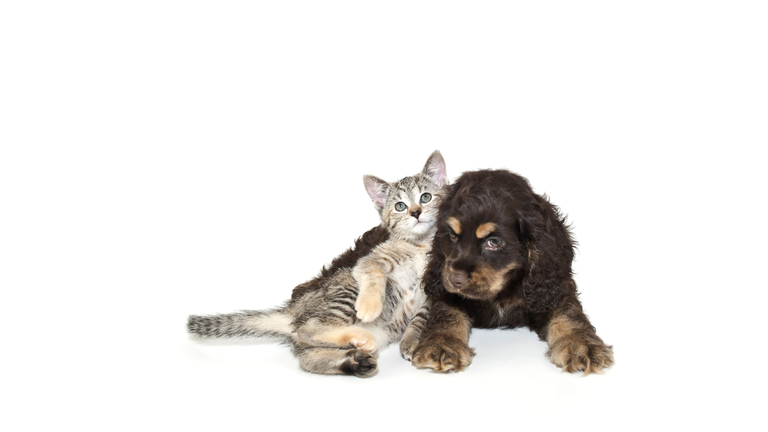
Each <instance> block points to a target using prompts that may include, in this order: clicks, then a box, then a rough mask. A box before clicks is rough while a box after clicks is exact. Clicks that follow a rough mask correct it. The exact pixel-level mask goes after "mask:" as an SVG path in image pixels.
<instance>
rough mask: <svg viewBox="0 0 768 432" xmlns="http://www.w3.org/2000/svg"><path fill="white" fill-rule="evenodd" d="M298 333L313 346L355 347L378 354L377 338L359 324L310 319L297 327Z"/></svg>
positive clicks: (299, 336) (298, 335)
mask: <svg viewBox="0 0 768 432" xmlns="http://www.w3.org/2000/svg"><path fill="white" fill-rule="evenodd" d="M296 335H297V337H298V338H300V339H302V340H303V341H304V342H305V343H307V344H308V345H311V346H318V345H320V346H329V347H338V348H355V349H360V350H362V351H367V352H370V353H375V354H378V352H377V350H378V348H379V345H378V343H377V341H376V338H375V337H374V336H373V335H372V334H371V333H369V332H368V331H366V330H364V329H362V328H360V327H357V326H351V325H345V326H334V325H328V324H325V323H321V322H318V321H317V320H310V321H308V322H307V323H305V324H304V325H302V326H301V327H299V328H298V329H297V331H296Z"/></svg>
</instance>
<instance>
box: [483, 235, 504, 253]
mask: <svg viewBox="0 0 768 432" xmlns="http://www.w3.org/2000/svg"><path fill="white" fill-rule="evenodd" d="M502 246H504V240H502V239H500V238H498V237H490V238H488V240H486V241H485V248H486V249H488V250H497V249H499V248H501V247H502Z"/></svg>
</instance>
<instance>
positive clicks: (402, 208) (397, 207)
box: [395, 202, 408, 212]
mask: <svg viewBox="0 0 768 432" xmlns="http://www.w3.org/2000/svg"><path fill="white" fill-rule="evenodd" d="M407 208H408V206H406V205H405V203H402V202H399V203H397V204H395V210H397V211H399V212H401V211H405V209H407Z"/></svg>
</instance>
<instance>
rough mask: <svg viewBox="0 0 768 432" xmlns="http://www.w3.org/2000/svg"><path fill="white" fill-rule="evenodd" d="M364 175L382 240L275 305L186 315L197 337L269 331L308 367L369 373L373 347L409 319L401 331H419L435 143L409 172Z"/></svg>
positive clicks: (432, 213) (437, 192) (438, 161)
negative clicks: (391, 178) (390, 177)
mask: <svg viewBox="0 0 768 432" xmlns="http://www.w3.org/2000/svg"><path fill="white" fill-rule="evenodd" d="M363 182H364V184H365V190H366V191H367V192H368V195H369V196H370V197H371V199H372V200H373V203H374V207H375V208H376V210H377V211H378V212H379V216H380V217H381V221H382V227H385V228H386V229H387V231H388V232H389V238H388V239H387V240H386V241H384V242H382V243H380V244H379V245H378V246H376V247H375V248H373V249H372V250H371V252H370V254H368V255H366V256H365V257H363V258H360V259H359V260H358V261H357V263H356V265H355V266H354V267H353V268H348V267H347V268H341V269H340V270H338V271H337V272H336V273H334V274H333V275H331V276H330V277H328V278H327V279H324V280H323V281H322V283H321V284H320V285H319V287H317V288H316V289H312V290H306V291H302V292H301V294H300V295H294V297H293V298H292V299H291V300H289V301H288V302H286V304H285V305H284V306H282V307H280V308H277V309H272V310H262V311H242V312H239V313H233V314H225V315H210V316H195V315H192V316H190V317H189V321H188V323H187V328H188V330H189V332H190V333H192V334H195V335H197V336H201V337H248V336H254V337H275V338H278V339H280V340H281V341H283V342H285V343H288V344H290V345H291V346H292V347H293V353H294V354H295V355H296V356H297V357H298V358H299V364H300V365H301V368H302V369H304V370H306V371H308V372H314V373H320V374H344V375H356V376H359V377H369V376H373V375H374V374H375V373H376V372H377V370H378V369H377V362H376V357H377V356H378V353H379V350H380V349H382V348H384V347H386V346H387V345H390V344H391V343H393V342H395V341H397V340H400V338H401V337H402V336H403V333H404V332H405V331H406V327H408V325H409V323H412V321H413V323H412V327H413V328H409V330H408V333H407V334H408V335H414V334H415V335H416V337H418V333H420V330H421V327H422V326H423V323H424V320H425V318H426V313H427V311H428V306H425V305H424V303H425V300H426V296H425V294H424V291H423V289H422V287H421V275H422V273H423V271H424V267H425V266H426V261H427V253H428V252H429V251H430V249H431V243H432V238H433V237H434V234H435V231H436V229H437V227H436V226H435V222H436V220H437V209H438V207H439V204H440V196H441V192H442V189H443V187H444V186H445V185H446V171H445V161H444V160H443V157H442V155H441V154H440V152H439V151H435V152H434V153H432V154H431V155H430V156H429V159H428V160H427V163H426V164H425V165H424V168H423V170H422V171H421V173H419V174H416V175H415V176H411V177H405V178H403V179H401V180H399V181H397V182H395V183H388V182H386V181H384V180H381V179H379V178H377V177H374V176H370V175H367V176H364V177H363ZM417 311H419V313H418V317H417V318H418V319H414V316H415V315H416V312H417Z"/></svg>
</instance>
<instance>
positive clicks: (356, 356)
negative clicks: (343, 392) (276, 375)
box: [296, 348, 378, 378]
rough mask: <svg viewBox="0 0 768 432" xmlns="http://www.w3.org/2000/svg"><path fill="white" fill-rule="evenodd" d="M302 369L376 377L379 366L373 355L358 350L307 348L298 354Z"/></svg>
mask: <svg viewBox="0 0 768 432" xmlns="http://www.w3.org/2000/svg"><path fill="white" fill-rule="evenodd" d="M296 355H297V356H298V357H299V364H300V365H301V368H302V369H304V370H305V371H307V372H312V373H318V374H324V375H355V376H358V377H360V378H368V377H371V376H373V375H376V372H378V366H377V363H376V359H375V358H374V357H373V355H371V353H369V352H366V351H362V350H357V349H350V350H345V349H338V348H306V349H303V350H301V351H299V352H297V353H296Z"/></svg>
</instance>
